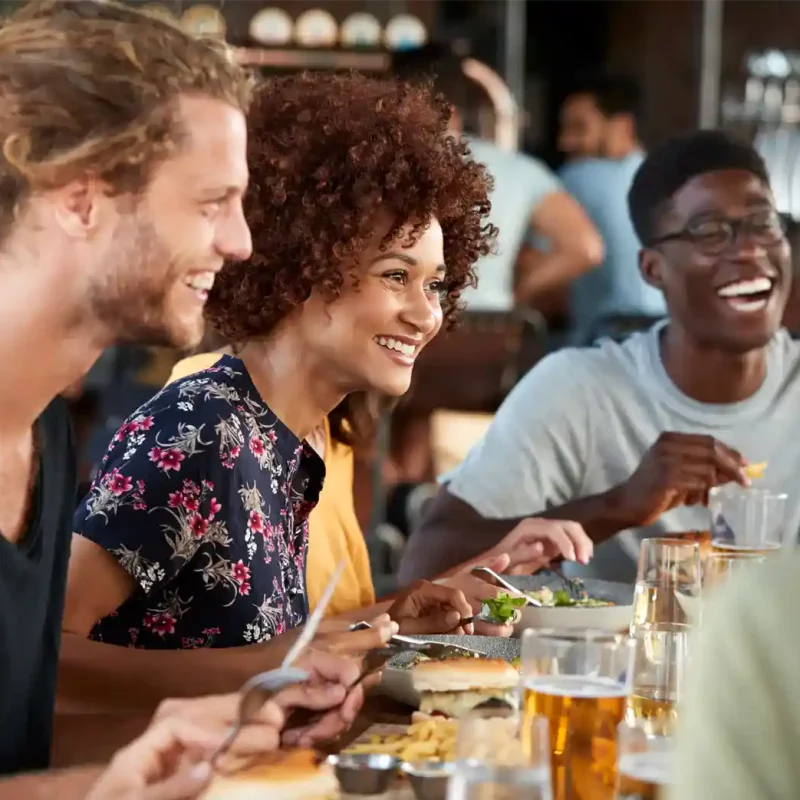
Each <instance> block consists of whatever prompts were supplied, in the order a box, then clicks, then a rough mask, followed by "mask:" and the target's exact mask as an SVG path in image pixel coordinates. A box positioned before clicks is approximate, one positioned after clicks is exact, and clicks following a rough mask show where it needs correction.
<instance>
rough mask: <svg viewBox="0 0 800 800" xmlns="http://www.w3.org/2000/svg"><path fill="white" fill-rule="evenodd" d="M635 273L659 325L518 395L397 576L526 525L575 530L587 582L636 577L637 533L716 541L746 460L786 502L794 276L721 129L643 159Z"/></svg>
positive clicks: (551, 368) (759, 189)
mask: <svg viewBox="0 0 800 800" xmlns="http://www.w3.org/2000/svg"><path fill="white" fill-rule="evenodd" d="M629 206H630V213H631V217H632V219H633V224H634V227H635V229H636V232H637V235H638V236H639V237H640V239H641V241H642V242H643V247H642V250H641V253H640V267H641V272H642V276H643V277H644V279H645V280H646V281H648V283H650V284H651V285H652V286H653V287H655V288H657V289H658V290H659V291H661V292H663V293H664V297H665V299H666V302H667V306H668V308H669V315H668V318H667V320H665V321H664V322H659V323H656V324H655V325H654V326H653V327H652V328H651V329H650V330H649V331H647V332H644V333H637V334H634V335H633V336H631V337H629V338H628V339H626V340H625V341H624V342H622V343H618V342H614V341H612V340H606V341H604V342H602V343H601V344H600V345H599V346H597V347H592V348H566V349H564V350H561V351H559V352H557V353H553V354H551V355H549V356H547V357H546V358H545V359H543V360H542V361H541V362H539V363H538V364H537V365H536V366H535V367H534V368H533V369H532V370H531V371H530V372H529V373H528V374H527V375H526V376H525V378H523V380H522V381H521V382H520V383H519V384H517V386H516V387H515V388H514V389H513V391H512V392H511V394H510V395H509V396H508V398H507V400H506V401H505V403H504V404H503V405H502V407H501V408H500V410H499V411H498V413H497V415H496V416H495V418H494V420H493V422H492V426H491V428H490V429H489V431H488V433H487V434H486V436H485V437H484V438H483V440H482V441H481V442H480V443H479V444H477V445H476V446H475V447H474V448H473V450H472V451H471V452H470V454H469V455H468V457H467V458H466V460H465V461H464V462H463V463H462V464H461V465H460V466H459V467H458V468H457V469H456V470H454V471H453V472H452V473H450V474H449V475H447V476H445V477H444V478H443V479H442V482H443V484H444V485H443V486H441V487H440V489H439V492H438V494H437V496H436V497H435V499H434V500H433V501H432V503H431V505H430V507H429V508H428V509H427V513H426V515H425V519H424V520H423V521H422V524H421V526H420V527H419V529H418V530H417V531H416V532H415V533H414V534H413V535H412V537H411V541H410V543H409V547H408V550H407V552H406V554H405V557H404V559H403V563H402V564H401V567H400V578H401V581H404V582H408V581H411V580H413V579H417V578H420V577H423V576H425V575H430V574H436V573H438V572H440V571H441V570H443V569H446V568H447V567H448V566H449V565H450V564H454V563H458V562H460V561H464V560H466V559H469V558H471V557H472V556H473V555H474V554H475V553H477V552H481V551H483V550H485V549H486V548H488V547H490V546H492V545H493V544H494V543H495V542H498V541H500V539H501V538H502V537H503V536H506V535H507V534H508V533H509V531H510V530H512V528H513V527H514V526H515V525H516V524H517V523H518V522H519V521H520V519H521V518H524V517H527V516H532V515H538V516H542V517H555V518H558V519H569V520H574V521H575V522H577V523H580V524H581V525H582V526H583V528H584V530H585V531H586V533H587V534H588V535H589V536H590V537H591V538H592V539H593V540H594V542H595V544H596V545H599V546H596V547H595V551H594V558H593V559H592V563H591V565H590V566H589V567H588V568H585V569H580V570H579V569H577V568H575V567H574V566H573V565H568V568H569V569H575V570H576V571H577V572H579V573H580V574H584V575H588V576H590V577H596V578H604V579H607V580H618V581H624V582H629V583H632V582H633V580H634V579H635V575H636V563H637V559H638V553H639V542H640V540H641V539H642V538H644V537H646V536H654V535H655V536H657V535H663V534H664V533H669V532H681V531H683V532H686V531H697V530H707V529H708V509H707V507H706V506H705V500H706V497H707V493H708V491H709V489H711V488H712V487H713V486H717V485H721V484H725V483H728V482H731V481H735V482H738V483H740V484H742V485H749V480H748V479H747V477H746V475H745V473H744V468H745V465H746V463H747V462H748V460H750V461H752V462H753V463H755V462H761V461H767V462H768V464H769V485H770V487H771V488H775V489H776V490H781V491H787V492H789V502H788V506H787V511H786V513H787V523H786V524H787V526H788V528H789V530H791V531H797V530H798V529H800V496H798V494H797V493H796V492H794V491H792V487H793V486H794V483H795V481H796V476H797V473H798V471H799V470H800V448H797V447H791V446H787V435H788V431H791V430H792V429H793V425H794V419H795V417H796V414H797V408H798V404H800V380H798V379H797V376H798V369H799V368H800V345H798V343H797V342H795V341H793V340H792V339H791V338H790V337H789V335H788V334H787V332H786V331H785V330H784V329H782V327H781V320H782V317H783V311H784V308H785V306H786V300H787V297H788V296H789V291H790V287H791V280H792V269H791V263H790V257H789V246H788V243H787V241H786V238H785V235H784V224H785V223H784V220H783V219H782V217H781V215H780V214H779V213H778V212H777V210H776V208H775V200H774V197H773V195H772V191H771V189H770V184H769V177H768V174H767V170H766V167H765V165H764V162H763V160H762V159H761V157H760V156H759V155H758V153H757V152H756V151H755V150H754V149H753V148H752V147H751V146H750V145H749V144H746V143H743V142H741V141H739V140H737V139H736V138H734V137H731V136H729V135H727V134H725V133H724V132H722V131H714V130H709V131H698V132H695V133H692V134H689V135H686V136H683V137H677V138H675V139H672V140H670V141H668V142H666V143H665V144H664V145H663V146H661V147H659V148H657V149H655V150H654V151H652V152H651V153H650V154H649V155H648V157H647V158H646V159H645V161H644V162H643V164H642V166H641V167H640V168H639V171H638V173H637V174H636V177H635V178H634V182H633V185H632V187H631V190H630V193H629Z"/></svg>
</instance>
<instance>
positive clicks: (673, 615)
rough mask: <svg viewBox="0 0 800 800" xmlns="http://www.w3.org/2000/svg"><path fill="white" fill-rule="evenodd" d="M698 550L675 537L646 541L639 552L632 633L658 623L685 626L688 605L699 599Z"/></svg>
mask: <svg viewBox="0 0 800 800" xmlns="http://www.w3.org/2000/svg"><path fill="white" fill-rule="evenodd" d="M702 575H703V571H702V560H701V552H700V546H699V545H698V544H697V543H696V542H694V541H687V540H686V539H683V538H678V537H662V538H654V539H645V540H644V541H642V544H641V549H640V551H639V566H638V569H637V572H636V589H635V592H634V601H633V620H632V621H631V633H632V634H633V633H635V632H636V630H637V628H640V627H642V626H650V625H656V624H659V623H679V624H688V623H689V622H690V621H691V619H690V617H689V614H688V613H687V610H686V605H687V603H686V602H684V598H688V599H689V603H691V602H692V601H693V600H696V599H697V598H699V597H700V591H701V587H702V582H703V581H702Z"/></svg>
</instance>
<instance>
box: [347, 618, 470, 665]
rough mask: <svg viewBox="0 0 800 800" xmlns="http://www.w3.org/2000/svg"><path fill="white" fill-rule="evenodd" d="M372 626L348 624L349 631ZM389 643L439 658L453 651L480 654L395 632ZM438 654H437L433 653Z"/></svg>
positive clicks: (453, 645)
mask: <svg viewBox="0 0 800 800" xmlns="http://www.w3.org/2000/svg"><path fill="white" fill-rule="evenodd" d="M371 627H372V626H371V625H370V624H369V623H368V622H363V621H362V622H356V623H355V624H354V625H351V626H350V630H351V631H362V630H366V629H367V628H371ZM389 644H390V645H391V644H393V645H396V646H397V652H403V651H406V650H416V651H418V652H422V653H425V654H426V655H431V656H433V658H441V657H443V656H446V655H449V654H452V653H453V652H459V653H465V654H466V655H470V656H476V655H480V653H478V651H477V650H470V648H469V647H463V646H462V645H460V644H444V643H443V642H432V641H430V640H429V639H417V638H412V637H411V636H403V635H402V634H395V635H394V636H392V638H391V639H389ZM434 654H438V655H434Z"/></svg>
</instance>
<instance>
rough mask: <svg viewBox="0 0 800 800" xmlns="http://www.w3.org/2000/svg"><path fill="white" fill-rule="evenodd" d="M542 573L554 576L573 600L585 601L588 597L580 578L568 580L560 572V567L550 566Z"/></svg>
mask: <svg viewBox="0 0 800 800" xmlns="http://www.w3.org/2000/svg"><path fill="white" fill-rule="evenodd" d="M543 572H550V573H551V574H553V575H555V576H556V577H557V578H558V579H559V580H560V581H561V583H562V585H563V586H564V588H565V589H566V590H567V591H568V592H569V596H570V597H571V598H572V599H573V600H585V599H586V598H587V597H588V593H587V591H586V586H585V585H584V583H583V581H582V580H581V579H580V578H568V577H567V576H566V575H565V574H564V573H563V571H562V570H561V567H559V566H553V565H551V566H549V567H547V568H546V569H544V570H543Z"/></svg>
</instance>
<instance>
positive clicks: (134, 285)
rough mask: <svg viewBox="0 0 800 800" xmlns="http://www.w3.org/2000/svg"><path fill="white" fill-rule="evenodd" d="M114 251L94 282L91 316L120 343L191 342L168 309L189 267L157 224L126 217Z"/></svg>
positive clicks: (114, 245) (189, 343)
mask: <svg viewBox="0 0 800 800" xmlns="http://www.w3.org/2000/svg"><path fill="white" fill-rule="evenodd" d="M108 255H109V260H108V262H107V264H106V266H105V269H104V270H103V272H102V274H99V275H98V276H97V277H96V279H95V280H94V281H93V282H92V284H91V286H90V287H89V297H88V313H89V315H90V316H91V318H93V319H94V320H95V321H96V322H99V323H100V324H101V325H102V326H103V328H104V329H105V330H107V331H108V333H109V335H110V338H111V339H112V340H113V341H114V342H115V343H117V344H140V345H155V346H174V347H179V348H184V347H188V346H191V345H192V344H193V342H186V341H184V339H185V338H186V337H185V336H184V335H182V331H180V330H177V329H176V328H178V326H173V324H172V320H171V319H170V318H169V312H168V297H169V294H170V292H172V290H173V289H174V287H175V284H176V283H177V282H178V281H179V280H180V276H181V274H182V271H183V270H182V269H181V268H180V265H179V262H177V261H176V259H175V258H174V256H172V255H171V254H170V252H169V250H168V248H167V247H166V245H165V244H164V243H163V241H162V240H161V239H160V238H159V236H158V233H157V232H156V230H155V228H154V226H153V225H152V224H151V223H150V222H148V221H143V220H142V219H141V218H140V217H139V216H138V215H135V214H134V215H131V216H129V217H124V218H123V220H122V222H121V223H120V226H119V230H118V231H117V232H116V235H115V237H114V242H113V248H112V250H111V252H110V253H109V254H108ZM198 328H199V326H198ZM200 332H201V331H200V330H198V334H199V333H200Z"/></svg>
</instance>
